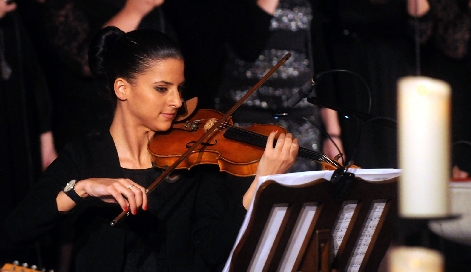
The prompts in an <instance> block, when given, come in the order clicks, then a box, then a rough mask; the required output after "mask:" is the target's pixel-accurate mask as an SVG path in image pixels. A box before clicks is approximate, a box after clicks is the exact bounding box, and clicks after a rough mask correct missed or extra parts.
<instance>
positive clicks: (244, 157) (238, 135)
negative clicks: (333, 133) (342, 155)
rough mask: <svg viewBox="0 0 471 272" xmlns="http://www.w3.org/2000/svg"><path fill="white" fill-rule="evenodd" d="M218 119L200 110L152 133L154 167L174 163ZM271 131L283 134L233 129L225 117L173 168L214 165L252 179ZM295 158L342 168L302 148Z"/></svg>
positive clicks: (263, 128)
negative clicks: (165, 129)
mask: <svg viewBox="0 0 471 272" xmlns="http://www.w3.org/2000/svg"><path fill="white" fill-rule="evenodd" d="M222 117H223V114H222V113H220V112H218V111H216V110H210V109H201V110H198V111H195V112H193V114H192V115H190V116H189V117H188V119H186V120H184V122H183V121H181V122H175V123H174V125H173V127H172V128H171V129H170V130H168V131H165V132H158V133H156V134H155V136H154V138H153V139H152V140H151V141H150V143H149V146H148V150H149V152H150V153H151V155H152V157H153V162H154V165H155V166H156V167H159V168H162V169H165V168H167V167H168V166H169V165H172V164H174V163H175V161H177V160H178V159H180V157H181V156H182V154H184V153H185V152H186V151H187V149H188V148H190V147H192V146H193V145H194V144H195V143H196V140H198V139H200V138H201V137H204V135H205V133H206V132H207V131H208V130H209V129H211V128H212V127H213V126H214V125H215V124H216V123H217V122H218V120H220V119H221V118H222ZM274 130H278V133H277V135H276V136H275V138H277V137H278V136H279V135H280V134H281V133H286V132H287V131H286V129H284V128H283V127H281V126H278V125H269V124H254V125H252V126H249V127H246V128H242V127H237V126H234V124H233V122H232V118H229V119H228V120H227V121H226V122H224V123H222V124H221V125H220V126H219V127H217V128H216V129H214V132H213V133H211V134H209V135H208V136H207V137H206V138H204V139H203V141H202V142H201V143H200V144H199V145H198V147H196V148H195V149H194V150H193V151H192V152H190V154H188V155H187V156H186V158H185V159H184V160H182V161H181V162H180V163H179V164H178V165H177V166H176V167H175V169H190V168H191V167H193V166H196V165H201V164H214V165H218V166H219V169H220V171H224V172H228V173H230V174H232V175H235V176H242V177H245V176H253V175H255V173H256V170H257V166H258V163H259V161H260V159H261V157H262V155H263V152H264V150H265V146H266V142H267V138H268V135H269V134H270V133H271V132H272V131H274ZM176 139H178V140H176ZM298 157H303V158H307V159H310V160H313V161H316V162H318V163H320V164H321V165H322V168H323V169H324V170H334V169H337V168H340V167H342V165H340V164H339V163H338V162H337V161H335V160H331V159H329V158H328V157H327V156H326V155H325V154H322V153H319V152H316V151H314V150H310V149H307V148H303V147H300V148H299V152H298Z"/></svg>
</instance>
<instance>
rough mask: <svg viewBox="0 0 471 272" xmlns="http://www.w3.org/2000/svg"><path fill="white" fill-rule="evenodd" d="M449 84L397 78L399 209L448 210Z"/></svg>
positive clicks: (417, 214) (433, 213)
mask: <svg viewBox="0 0 471 272" xmlns="http://www.w3.org/2000/svg"><path fill="white" fill-rule="evenodd" d="M450 93H451V89H450V86H449V85H448V84H447V83H446V82H444V81H441V80H437V79H432V78H427V77H404V78H401V79H400V80H399V81H398V117H399V120H398V142H399V145H398V146H399V166H400V168H402V174H401V177H400V179H399V214H400V215H401V216H402V217H410V218H430V217H442V216H446V215H448V212H449V211H448V181H449V179H450Z"/></svg>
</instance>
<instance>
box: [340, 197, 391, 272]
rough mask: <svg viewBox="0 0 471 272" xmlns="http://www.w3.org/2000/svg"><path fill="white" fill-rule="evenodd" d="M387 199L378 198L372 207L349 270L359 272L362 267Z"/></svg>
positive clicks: (350, 261)
mask: <svg viewBox="0 0 471 272" xmlns="http://www.w3.org/2000/svg"><path fill="white" fill-rule="evenodd" d="M385 205H386V200H377V201H376V203H373V206H372V207H371V209H370V211H369V213H368V218H367V219H366V222H365V225H364V226H363V228H362V230H361V235H360V237H359V238H358V240H357V242H356V244H355V250H354V251H353V254H352V256H350V260H349V262H348V268H347V272H357V271H358V270H359V269H360V266H361V263H362V262H363V258H364V257H365V254H366V250H368V246H369V245H370V242H371V238H372V237H373V234H374V233H375V230H376V226H378V222H379V219H380V218H381V215H382V214H383V211H384V206H385Z"/></svg>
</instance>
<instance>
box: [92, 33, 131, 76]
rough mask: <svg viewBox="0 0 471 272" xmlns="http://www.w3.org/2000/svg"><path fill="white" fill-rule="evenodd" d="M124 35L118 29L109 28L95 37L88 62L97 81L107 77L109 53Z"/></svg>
mask: <svg viewBox="0 0 471 272" xmlns="http://www.w3.org/2000/svg"><path fill="white" fill-rule="evenodd" d="M124 34H125V32H124V31H122V30H121V29H119V28H117V27H114V26H107V27H105V28H103V29H101V30H100V31H98V32H97V33H96V34H95V35H94V36H93V38H92V40H91V42H90V47H89V51H88V62H89V66H90V71H91V72H92V75H93V76H94V77H95V78H96V79H98V78H103V77H106V67H107V64H108V57H109V52H110V51H111V50H112V48H113V46H114V44H115V43H116V41H117V40H119V39H120V38H121V37H123V36H124Z"/></svg>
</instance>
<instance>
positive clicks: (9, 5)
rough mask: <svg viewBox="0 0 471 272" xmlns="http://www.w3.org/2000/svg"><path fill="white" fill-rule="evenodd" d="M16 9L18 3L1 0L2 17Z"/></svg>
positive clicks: (0, 16) (0, 11)
mask: <svg viewBox="0 0 471 272" xmlns="http://www.w3.org/2000/svg"><path fill="white" fill-rule="evenodd" d="M15 9H16V3H15V2H11V1H5V0H0V19H1V18H3V16H5V15H6V14H7V13H8V12H10V11H13V10H15Z"/></svg>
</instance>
